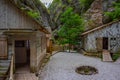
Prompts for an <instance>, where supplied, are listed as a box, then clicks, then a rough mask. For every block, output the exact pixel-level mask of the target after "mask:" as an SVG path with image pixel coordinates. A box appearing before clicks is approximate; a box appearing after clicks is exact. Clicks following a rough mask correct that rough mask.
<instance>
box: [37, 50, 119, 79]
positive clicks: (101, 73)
mask: <svg viewBox="0 0 120 80" xmlns="http://www.w3.org/2000/svg"><path fill="white" fill-rule="evenodd" d="M118 62H119V61H118ZM82 65H89V66H93V67H95V68H97V69H98V74H95V75H80V74H78V73H76V72H75V69H76V68H77V67H79V66H82ZM39 80H120V63H117V62H102V61H101V59H98V58H92V57H87V56H83V55H81V54H77V53H65V52H60V53H57V54H55V55H54V56H52V57H51V59H50V61H49V62H48V64H47V65H46V66H45V67H44V69H43V71H42V73H41V74H40V75H39Z"/></svg>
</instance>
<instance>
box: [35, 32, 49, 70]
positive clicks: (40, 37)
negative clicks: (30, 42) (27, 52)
mask: <svg viewBox="0 0 120 80" xmlns="http://www.w3.org/2000/svg"><path fill="white" fill-rule="evenodd" d="M46 45H47V41H46V34H45V33H43V32H40V31H37V33H36V49H37V68H39V66H40V65H41V63H42V62H41V61H42V59H43V58H44V57H45V55H46Z"/></svg>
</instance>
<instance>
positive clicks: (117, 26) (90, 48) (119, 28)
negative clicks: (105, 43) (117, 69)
mask: <svg viewBox="0 0 120 80" xmlns="http://www.w3.org/2000/svg"><path fill="white" fill-rule="evenodd" d="M100 37H101V38H102V37H107V38H108V39H109V50H110V49H111V47H110V45H111V44H112V43H110V41H112V40H111V38H116V41H117V44H118V45H117V46H115V47H114V49H113V50H112V52H116V51H118V50H119V49H120V22H118V23H114V24H112V25H109V26H106V27H104V28H103V29H100V30H97V31H94V32H92V33H89V34H87V35H86V40H87V41H85V43H84V45H85V47H84V49H85V50H86V51H87V52H97V45H96V43H97V41H96V39H97V38H100Z"/></svg>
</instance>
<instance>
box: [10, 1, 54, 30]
mask: <svg viewBox="0 0 120 80" xmlns="http://www.w3.org/2000/svg"><path fill="white" fill-rule="evenodd" d="M10 1H11V2H13V3H14V4H15V5H16V6H18V7H19V8H20V9H22V10H24V11H25V12H26V13H27V12H33V13H34V12H36V13H37V14H38V17H37V18H34V17H33V18H34V19H36V20H37V21H38V22H39V23H40V24H41V25H42V26H44V27H46V28H47V29H48V30H49V31H51V28H50V27H51V26H54V25H53V23H52V20H51V18H50V15H49V12H48V10H47V8H46V7H45V6H44V5H43V4H42V3H41V2H40V0H10Z"/></svg>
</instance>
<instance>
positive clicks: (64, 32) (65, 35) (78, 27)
mask: <svg viewBox="0 0 120 80" xmlns="http://www.w3.org/2000/svg"><path fill="white" fill-rule="evenodd" d="M60 21H61V28H60V29H59V31H58V36H59V39H58V42H59V44H62V45H64V44H72V45H75V44H78V42H79V40H78V38H79V35H80V33H82V32H83V30H84V28H83V26H84V20H83V19H82V18H81V17H80V16H79V15H78V14H75V13H74V12H73V9H72V8H70V7H69V8H67V10H66V11H65V12H64V13H63V14H62V15H61V18H60Z"/></svg>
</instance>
